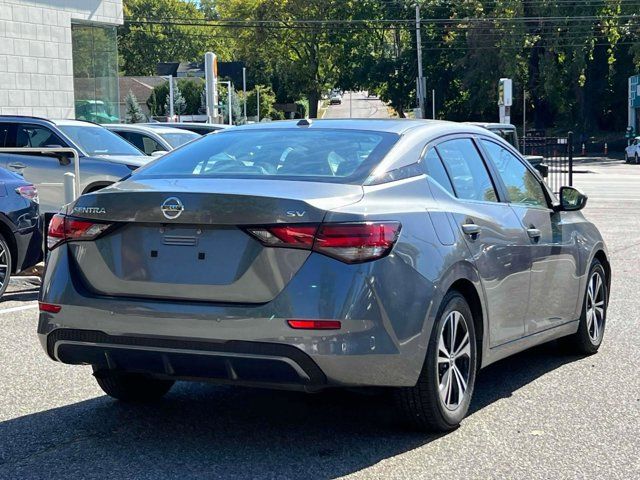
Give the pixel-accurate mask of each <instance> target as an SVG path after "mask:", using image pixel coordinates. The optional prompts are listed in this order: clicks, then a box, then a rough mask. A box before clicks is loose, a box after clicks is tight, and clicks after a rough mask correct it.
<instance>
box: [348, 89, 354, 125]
mask: <svg viewBox="0 0 640 480" xmlns="http://www.w3.org/2000/svg"><path fill="white" fill-rule="evenodd" d="M349 118H353V92H352V91H351V90H349Z"/></svg>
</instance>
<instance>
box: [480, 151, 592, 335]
mask: <svg viewBox="0 0 640 480" xmlns="http://www.w3.org/2000/svg"><path fill="white" fill-rule="evenodd" d="M481 144H482V146H483V147H484V149H485V151H486V152H487V154H488V156H489V158H490V159H491V161H492V163H493V165H494V166H495V167H496V169H497V171H498V176H499V178H500V180H501V182H502V183H503V184H504V188H505V191H506V194H507V197H508V198H507V199H506V200H507V201H508V202H509V205H510V206H511V208H512V210H513V211H514V212H515V214H516V215H517V216H518V219H519V221H520V223H521V224H522V226H523V227H524V228H525V230H526V231H527V235H528V236H529V250H530V252H531V262H532V265H531V293H530V296H529V305H528V308H527V314H526V323H525V328H526V333H527V334H531V333H536V332H539V331H542V330H546V329H547V328H550V327H553V326H557V325H560V324H562V323H564V322H568V321H571V320H575V318H572V317H573V315H574V312H575V308H576V300H575V299H577V298H578V296H579V295H578V291H579V281H580V279H579V276H578V261H579V258H578V254H579V252H578V245H577V243H576V241H575V239H574V238H573V237H572V234H571V232H572V230H573V228H572V226H571V225H568V226H566V227H565V225H564V223H563V214H562V212H554V211H553V209H552V208H550V207H551V205H550V202H549V198H548V197H547V194H546V189H545V188H544V187H543V185H542V183H541V181H540V180H539V179H538V177H537V176H536V175H534V173H533V172H532V171H531V170H530V169H529V167H527V166H526V165H525V163H524V162H523V161H522V160H521V159H519V158H518V157H517V156H516V155H514V154H513V153H512V152H510V151H509V150H508V149H506V148H505V147H503V146H502V145H499V144H498V143H497V142H494V141H492V140H490V139H482V140H481Z"/></svg>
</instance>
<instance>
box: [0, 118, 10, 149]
mask: <svg viewBox="0 0 640 480" xmlns="http://www.w3.org/2000/svg"><path fill="white" fill-rule="evenodd" d="M10 138H11V125H10V124H8V123H0V148H8V147H10V146H11V145H10V144H9V142H10Z"/></svg>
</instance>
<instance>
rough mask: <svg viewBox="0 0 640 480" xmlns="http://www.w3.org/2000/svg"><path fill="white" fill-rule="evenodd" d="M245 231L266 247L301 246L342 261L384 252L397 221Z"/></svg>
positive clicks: (395, 232)
mask: <svg viewBox="0 0 640 480" xmlns="http://www.w3.org/2000/svg"><path fill="white" fill-rule="evenodd" d="M247 231H248V232H249V233H250V234H251V235H253V236H254V237H255V238H257V239H258V240H260V242H262V244H263V245H266V246H270V247H288V248H302V249H306V250H313V251H315V252H319V253H323V254H325V255H328V256H330V257H334V258H336V259H338V260H341V261H343V262H346V263H361V262H366V261H369V260H375V259H378V258H382V257H384V256H385V255H387V254H388V253H389V252H390V251H391V249H392V248H393V246H394V244H395V243H396V240H397V239H398V235H399V234H400V223H399V222H362V223H323V224H320V225H315V224H314V225H309V224H301V225H295V224H292V225H286V226H285V225H277V226H266V227H252V228H249V229H247Z"/></svg>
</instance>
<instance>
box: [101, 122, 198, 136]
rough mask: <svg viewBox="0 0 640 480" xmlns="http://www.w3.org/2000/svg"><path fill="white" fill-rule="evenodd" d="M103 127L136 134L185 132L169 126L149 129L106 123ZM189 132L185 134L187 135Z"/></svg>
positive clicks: (125, 124) (139, 126)
mask: <svg viewBox="0 0 640 480" xmlns="http://www.w3.org/2000/svg"><path fill="white" fill-rule="evenodd" d="M103 127H105V128H107V129H109V130H111V129H112V128H114V129H123V130H131V131H138V132H147V133H155V134H158V135H160V134H163V133H181V134H184V133H185V131H184V130H181V129H179V128H173V127H169V126H164V125H163V126H161V127H150V126H148V125H141V124H138V123H107V124H104V125H103ZM188 133H189V132H187V134H188Z"/></svg>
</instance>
